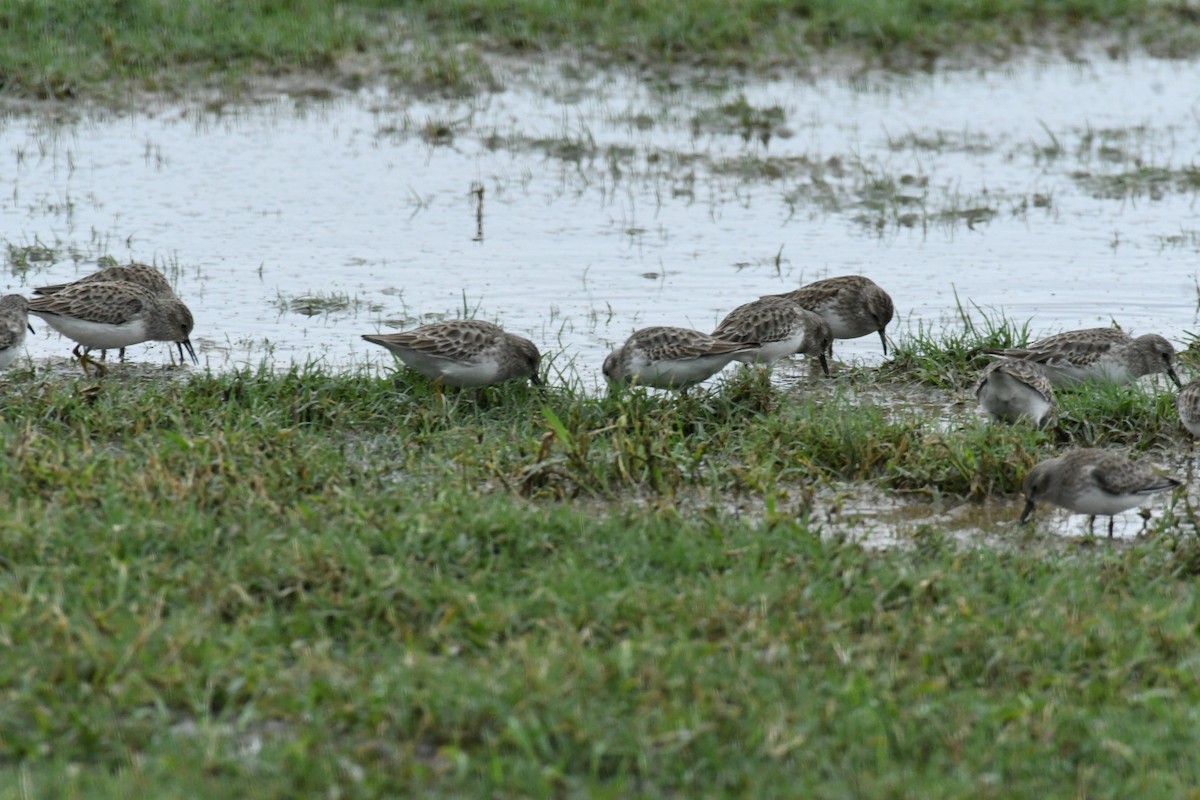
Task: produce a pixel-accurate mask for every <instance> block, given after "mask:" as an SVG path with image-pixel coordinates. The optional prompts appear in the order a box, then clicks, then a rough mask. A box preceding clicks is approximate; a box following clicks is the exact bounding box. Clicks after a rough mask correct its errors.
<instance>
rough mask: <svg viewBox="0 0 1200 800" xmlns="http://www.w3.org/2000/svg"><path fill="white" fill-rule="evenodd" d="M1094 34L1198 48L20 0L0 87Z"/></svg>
mask: <svg viewBox="0 0 1200 800" xmlns="http://www.w3.org/2000/svg"><path fill="white" fill-rule="evenodd" d="M1095 25H1100V26H1106V27H1108V28H1110V29H1115V30H1118V31H1134V32H1141V33H1142V35H1143V38H1144V39H1145V40H1146V41H1147V42H1148V43H1150V44H1151V45H1152V46H1153V47H1154V48H1155V51H1156V52H1164V51H1165V52H1167V53H1169V54H1170V55H1172V56H1176V57H1178V56H1181V55H1186V54H1187V53H1194V52H1196V49H1197V46H1198V44H1200V34H1198V33H1197V31H1200V24H1198V22H1197V19H1196V18H1195V14H1194V13H1192V12H1191V10H1190V9H1189V8H1188V6H1187V4H1185V3H1155V2H1149V1H1148V0H1072V2H1050V3H1047V2H1041V0H1003V1H1002V2H986V3H976V2H973V3H962V2H955V1H954V0H920V1H918V0H904V1H903V2H889V3H882V4H881V3H878V2H875V1H874V0H861V1H860V2H830V0H805V2H799V3H791V4H785V5H780V4H779V3H778V2H774V0H744V2H739V3H728V2H724V1H723V0H689V2H687V3H683V4H680V3H677V2H668V0H651V1H650V2H641V3H588V2H577V1H573V2H547V0H516V2H513V1H512V0H504V1H503V2H500V0H489V1H488V2H483V3H480V2H465V0H451V1H450V2H446V1H445V0H438V2H431V1H430V0H413V1H412V2H406V3H402V4H396V3H394V2H391V0H348V2H342V3H336V4H333V3H327V2H322V1H321V0H287V1H286V2H277V1H276V0H248V1H247V2H243V3H236V4H229V3H162V2H157V1H156V0H125V2H120V3H102V4H96V3H93V2H90V1H89V0H58V1H57V2H55V3H52V4H51V3H44V2H35V1H33V0H20V1H19V2H15V3H8V4H6V5H5V6H4V7H3V9H0V29H3V30H4V31H5V33H6V35H5V36H4V37H3V40H0V88H3V89H4V91H5V92H7V93H9V94H13V95H20V96H25V97H52V98H60V99H68V98H73V97H80V96H94V95H96V94H101V95H102V94H104V93H105V92H106V91H107V89H106V88H105V86H104V84H105V82H108V81H114V80H116V81H134V82H136V83H137V84H138V85H140V86H142V87H144V88H149V89H162V90H168V91H169V90H177V89H180V88H185V87H186V86H187V85H189V84H190V83H193V82H195V81H197V80H208V79H212V78H217V79H218V80H224V81H235V82H236V80H238V79H239V78H241V77H244V76H247V75H253V74H267V75H278V74H279V73H281V72H293V71H317V72H327V73H338V74H341V75H343V76H345V77H347V78H349V79H353V80H355V81H357V80H361V78H362V76H363V74H364V73H371V72H376V71H382V72H383V73H385V74H389V75H390V76H391V77H392V79H393V80H395V81H397V82H399V83H403V84H405V85H409V86H412V87H413V88H416V89H423V90H432V91H448V92H451V93H462V92H472V91H478V90H481V89H488V88H494V87H495V86H496V85H497V83H496V80H495V78H494V77H493V76H492V74H491V70H490V68H489V67H488V66H487V64H486V63H485V62H484V61H483V60H482V59H481V58H480V53H481V52H483V51H488V50H498V51H502V52H509V53H514V52H515V53H518V54H520V53H527V52H530V51H539V52H540V51H544V50H545V49H548V48H563V47H566V48H583V49H584V50H586V51H588V52H590V53H595V54H597V55H599V56H600V57H602V58H606V59H614V60H621V61H624V60H634V61H638V62H641V63H643V64H646V65H661V64H665V63H685V64H686V63H697V62H698V63H704V64H710V65H713V64H715V65H725V66H743V65H763V64H768V63H773V62H780V61H786V62H794V61H795V60H796V59H797V58H804V57H807V56H809V55H811V54H812V53H813V52H815V51H820V50H823V49H827V48H850V49H853V50H857V51H860V52H864V53H866V54H868V55H869V56H873V57H874V56H877V57H880V58H882V59H884V60H888V61H898V62H900V63H910V64H911V63H928V62H929V61H930V60H932V59H936V58H937V57H938V56H939V55H940V54H942V53H944V52H947V51H953V50H955V49H961V48H963V47H964V46H970V45H972V44H978V45H982V46H984V47H985V48H987V49H988V51H989V52H990V53H994V52H995V51H996V50H997V47H998V46H1000V47H1004V46H1017V45H1020V44H1022V43H1024V42H1025V41H1027V40H1028V39H1030V38H1036V37H1035V36H1034V32H1035V31H1038V32H1043V31H1046V30H1047V29H1051V30H1053V31H1055V33H1056V34H1059V35H1061V34H1064V33H1066V34H1069V33H1070V32H1071V31H1074V30H1076V29H1079V28H1087V26H1095ZM1164 33H1169V35H1164ZM1039 35H1044V34H1039ZM460 44H461V45H464V47H463V48H461V49H459V48H456V47H454V46H455V45H460ZM903 54H907V55H903Z"/></svg>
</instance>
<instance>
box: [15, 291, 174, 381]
mask: <svg viewBox="0 0 1200 800" xmlns="http://www.w3.org/2000/svg"><path fill="white" fill-rule="evenodd" d="M29 313H31V314H36V315H37V316H39V317H41V318H42V319H43V320H45V321H46V323H47V324H48V325H50V327H52V328H54V329H55V330H56V331H58V332H59V333H61V334H63V335H64V336H66V337H68V338H70V339H74V340H75V341H76V342H78V343H79V345H80V346H82V347H84V348H87V349H91V350H106V349H111V348H116V347H127V346H129V345H131V344H139V343H141V342H146V341H151V340H154V341H162V342H174V343H176V344H177V345H178V346H179V355H180V359H181V360H182V358H183V351H184V349H185V348H186V349H187V352H188V355H190V356H191V358H192V361H193V362H195V361H196V352H195V350H193V349H192V343H191V340H190V339H189V336H190V335H191V332H192V326H193V324H194V323H193V320H192V312H191V311H189V310H188V307H187V306H185V305H184V304H183V303H182V302H180V301H179V298H177V297H175V296H174V295H172V296H170V297H164V296H161V295H156V294H154V293H153V292H151V291H150V290H148V289H145V288H143V287H141V286H138V285H137V284H133V283H124V282H111V281H87V282H83V283H78V284H75V285H73V286H69V287H67V288H65V289H62V290H61V291H59V292H56V293H54V294H51V295H46V296H44V297H35V298H34V299H33V300H31V301H29Z"/></svg>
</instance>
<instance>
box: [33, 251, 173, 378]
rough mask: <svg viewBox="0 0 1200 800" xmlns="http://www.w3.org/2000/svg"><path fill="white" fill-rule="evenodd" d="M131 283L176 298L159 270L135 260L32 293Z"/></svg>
mask: <svg viewBox="0 0 1200 800" xmlns="http://www.w3.org/2000/svg"><path fill="white" fill-rule="evenodd" d="M100 282H104V283H132V284H135V285H137V286H141V287H142V288H143V289H148V290H149V291H150V292H151V293H153V294H156V295H158V296H159V297H164V298H174V299H176V300H178V299H179V298H178V296H177V295H176V294H175V290H174V289H172V288H171V284H170V283H168V282H167V277H166V276H165V275H163V274H162V273H161V272H159V271H158V270H157V269H156V268H154V267H152V266H150V265H149V264H140V263H138V262H136V261H131V262H130V263H128V264H115V265H113V266H111V267H105V268H104V269H101V270H97V271H96V272H93V273H92V274H90V275H84V276H83V277H82V278H79V279H78V280H74V281H71V282H70V283H54V284H50V285H49V286H38V287H37V288H35V289H34V290H33V293H34V294H35V295H37V296H39V297H45V296H47V295H52V294H58V293H59V292H61V291H62V290H63V289H69V288H71V287H73V286H79V285H80V284H84V283H100ZM107 354H108V352H107V351H106V350H101V351H100V360H101V361H103V360H104V358H105V356H106V355H107ZM117 357H118V358H119V359H120V360H121V361H124V360H125V348H124V347H122V348H120V351H119V353H118V354H117ZM179 360H180V361H181V362H182V361H183V354H182V353H180V357H179Z"/></svg>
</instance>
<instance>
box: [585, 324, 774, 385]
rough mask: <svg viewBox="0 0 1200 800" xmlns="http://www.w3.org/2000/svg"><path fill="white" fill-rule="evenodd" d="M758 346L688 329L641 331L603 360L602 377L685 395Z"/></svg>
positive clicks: (664, 328) (643, 329) (754, 343)
mask: <svg viewBox="0 0 1200 800" xmlns="http://www.w3.org/2000/svg"><path fill="white" fill-rule="evenodd" d="M759 347H760V345H759V343H758V342H727V341H725V340H723V339H718V338H716V337H714V336H709V335H708V334H707V333H702V332H700V331H694V330H691V329H689V328H671V327H653V328H642V329H641V330H639V331H636V332H634V334H633V335H632V336H630V337H629V338H628V339H627V340H626V341H625V344H623V345H621V346H620V347H618V348H617V349H616V350H613V351H612V352H611V353H609V354H608V357H607V358H605V359H604V377H605V378H607V379H608V380H609V382H610V383H614V384H616V383H637V384H641V385H642V386H652V387H654V388H656V389H679V390H682V391H684V392H686V391H687V389H688V388H689V387H692V386H695V385H696V384H697V383H700V382H701V381H703V380H707V379H708V378H710V377H712V376H713V375H715V374H717V373H718V372H720V371H721V370H722V369H724V368H725V366H726V365H727V364H728V363H729V362H730V361H733V360H734V359H735V358H737V356H738V355H739V354H741V353H752V352H754V351H755V350H757V349H758V348H759Z"/></svg>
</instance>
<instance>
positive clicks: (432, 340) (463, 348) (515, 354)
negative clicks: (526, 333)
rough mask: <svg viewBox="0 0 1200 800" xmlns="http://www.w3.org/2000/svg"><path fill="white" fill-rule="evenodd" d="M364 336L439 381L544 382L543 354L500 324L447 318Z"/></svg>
mask: <svg viewBox="0 0 1200 800" xmlns="http://www.w3.org/2000/svg"><path fill="white" fill-rule="evenodd" d="M362 338H363V339H365V340H367V341H368V342H371V343H372V344H377V345H379V346H381V347H386V348H387V349H388V350H390V351H391V352H392V354H393V355H395V356H396V357H397V358H399V359H400V360H401V361H403V362H404V363H405V365H406V366H408V367H409V368H410V369H413V370H416V371H417V372H419V373H421V374H422V375H424V376H425V377H426V378H429V379H430V380H432V381H434V383H435V384H437V385H439V386H441V385H446V386H460V387H473V386H488V385H490V384H493V383H501V382H503V381H508V380H513V379H515V378H528V379H529V380H530V382H532V383H533V384H534V385H536V386H540V385H541V384H542V380H541V378H540V377H538V365H539V364H540V363H541V358H542V354H541V353H540V352H539V351H538V349H537V346H536V345H535V344H534V343H533V342H531V341H529V340H528V339H525V338H523V337H521V336H517V335H516V334H512V333H507V332H506V331H505V330H504V329H503V328H501V327H500V326H499V325H494V324H492V323H490V322H484V321H482V320H475V319H459V320H447V321H446V322H433V323H430V324H429V325H422V326H420V327H419V328H413V329H412V330H409V331H402V332H400V333H387V334H364V335H363V337H362Z"/></svg>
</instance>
